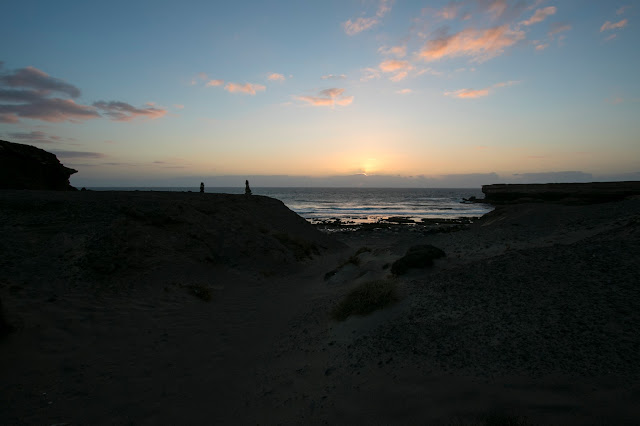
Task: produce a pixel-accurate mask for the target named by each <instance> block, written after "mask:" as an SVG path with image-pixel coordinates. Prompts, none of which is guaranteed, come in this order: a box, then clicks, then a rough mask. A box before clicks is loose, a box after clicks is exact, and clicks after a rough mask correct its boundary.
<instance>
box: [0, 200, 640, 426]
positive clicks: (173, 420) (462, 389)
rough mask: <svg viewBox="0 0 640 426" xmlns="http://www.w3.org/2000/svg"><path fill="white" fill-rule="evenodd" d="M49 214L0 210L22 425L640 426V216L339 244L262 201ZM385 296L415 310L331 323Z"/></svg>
mask: <svg viewBox="0 0 640 426" xmlns="http://www.w3.org/2000/svg"><path fill="white" fill-rule="evenodd" d="M198 195H199V194H191V195H187V194H183V195H180V197H191V196H193V197H195V196H198ZM79 196H81V195H80V194H78V195H73V196H70V197H79ZM47 197H49V196H48V195H47V196H45V195H42V194H40V195H39V196H33V197H31V196H28V195H24V193H23V194H18V195H16V193H4V194H3V195H2V196H1V197H0V201H2V209H1V210H0V213H1V214H2V227H3V228H2V231H3V236H5V238H3V241H2V243H1V244H2V246H0V247H1V249H2V254H3V259H2V260H0V262H1V268H0V297H1V298H2V301H3V304H4V306H5V311H6V316H7V317H8V319H9V320H10V321H11V322H12V323H13V325H15V326H16V328H17V330H16V331H15V332H14V333H12V334H10V335H9V336H8V337H6V338H5V339H3V340H2V341H0V395H1V398H0V412H2V413H3V419H4V420H3V422H5V423H7V424H56V423H68V424H104V425H111V424H136V425H138V424H203V423H221V424H228V423H236V424H237V423H240V424H246V423H260V424H278V423H284V424H291V423H294V424H299V423H312V424H354V423H355V424H364V423H367V424H413V423H419V424H485V423H487V424H492V423H491V422H492V421H494V423H493V424H496V423H495V421H496V420H497V421H500V420H502V421H504V422H508V421H515V422H520V423H519V424H637V423H638V422H639V421H640V408H638V407H637V404H636V402H637V400H638V397H639V396H640V385H638V383H639V381H638V379H639V378H640V366H639V363H638V362H637V359H638V353H640V336H639V334H638V333H637V330H638V328H639V327H640V309H639V308H640V285H639V284H638V283H640V266H639V262H638V260H639V259H640V219H639V218H640V215H639V214H640V200H638V199H629V200H625V201H621V202H616V203H606V204H597V205H590V206H566V205H558V204H521V205H514V206H509V207H505V208H499V209H497V210H496V211H494V212H492V213H490V214H489V215H486V216H485V217H484V218H482V219H481V220H479V221H478V222H476V223H474V224H473V225H471V226H470V227H468V228H466V229H464V230H460V231H457V232H450V233H431V232H424V231H423V230H416V229H414V228H411V227H410V226H404V227H402V226H399V227H392V228H386V227H381V228H380V229H371V230H366V231H356V232H343V233H334V234H333V238H332V239H326V236H323V235H321V236H318V234H317V233H315V232H313V230H310V229H309V227H307V226H305V225H306V224H303V223H300V222H299V221H298V220H297V218H295V217H292V216H290V215H288V214H284V213H283V211H282V210H281V208H280V207H278V206H275V205H272V204H271V202H270V201H268V199H267V200H263V201H261V200H260V199H259V198H258V197H256V198H255V199H252V201H251V202H254V201H255V202H256V203H263V204H259V205H258V204H256V205H253V206H252V207H251V206H248V205H247V204H246V202H247V201H246V199H244V200H245V201H242V200H243V198H228V199H223V198H216V199H215V205H216V207H215V208H214V207H212V205H213V203H212V202H213V201H214V199H210V200H205V201H203V199H201V198H181V199H179V200H175V199H162V197H164V196H162V195H158V194H155V195H153V197H156V198H155V199H153V200H152V201H149V200H150V198H149V197H151V195H149V196H148V197H147V196H146V195H145V194H140V199H131V198H126V197H125V198H121V199H118V200H115V201H114V200H108V199H105V200H96V199H95V198H92V199H91V202H90V203H89V202H88V201H87V200H89V199H85V202H82V203H78V202H77V200H76V201H74V200H75V199H68V200H64V199H63V200H60V199H51V198H47ZM92 197H97V195H95V196H94V195H92ZM158 197H159V198H158ZM167 197H171V196H167ZM260 198H262V197H260ZM34 203H35V204H34ZM91 203H96V204H91ZM118 203H119V204H118ZM243 203H244V204H243ZM78 204H80V205H82V206H83V207H78ZM114 204H118V206H117V208H113V209H111V207H109V206H113V205H114ZM159 205H160V206H163V207H162V208H160V209H158V207H157V206H159ZM87 206H90V207H91V208H89V207H87ZM100 206H102V207H100ZM180 206H182V207H180ZM21 209H22V210H21ZM110 209H111V210H110ZM256 212H257V213H256ZM269 212H271V213H269ZM254 213H256V214H254ZM270 215H271V216H270ZM214 216H215V220H211V221H210V222H207V221H208V220H209V219H210V218H211V217H214ZM207 217H208V218H209V219H207ZM259 217H267V218H270V219H269V220H266V222H264V223H259V224H257V225H256V224H255V223H254V222H255V221H261V220H262V219H257V218H259ZM252 221H254V222H252ZM203 223H205V224H206V226H205V225H203ZM288 229H290V230H291V231H289V232H288V231H287V230H288ZM336 240H338V241H336ZM425 243H428V244H433V245H435V246H437V247H440V248H442V249H443V250H444V251H445V252H446V253H447V257H445V258H443V259H439V260H437V261H436V263H435V265H434V266H433V267H432V268H429V269H414V270H410V271H409V273H408V274H406V275H403V276H401V277H395V278H393V277H390V276H389V274H390V273H389V268H388V267H386V268H385V266H388V265H389V264H390V263H392V262H393V261H394V260H396V259H397V258H399V257H400V256H402V255H403V254H404V253H405V251H406V250H407V248H408V247H410V246H412V245H415V244H425ZM176 247H178V248H179V249H177V250H174V248H176ZM203 247H206V248H203ZM362 247H365V248H366V249H367V250H361V251H360V254H358V255H357V256H354V254H355V253H356V252H357V251H358V249H360V248H362ZM354 257H355V258H357V260H355V261H354ZM349 259H351V261H349ZM330 271H331V272H332V273H330V274H327V273H328V272H330ZM375 279H383V280H391V281H393V282H394V283H395V285H396V286H397V288H398V293H399V296H400V300H399V301H398V302H397V303H395V304H394V305H392V306H390V307H388V308H386V309H383V310H380V311H377V312H375V313H373V314H371V315H368V316H366V317H357V316H353V317H350V318H348V319H347V320H346V321H344V322H337V321H335V320H333V319H332V318H331V316H330V314H329V312H330V311H331V309H332V307H333V306H335V304H336V303H337V302H338V301H339V300H341V299H342V298H343V297H344V295H345V294H347V293H348V292H349V291H350V290H351V289H352V288H353V287H354V286H357V285H358V284H360V283H363V282H367V281H370V280H375ZM207 296H210V299H209V300H204V299H207ZM504 422H503V423H498V424H509V423H504Z"/></svg>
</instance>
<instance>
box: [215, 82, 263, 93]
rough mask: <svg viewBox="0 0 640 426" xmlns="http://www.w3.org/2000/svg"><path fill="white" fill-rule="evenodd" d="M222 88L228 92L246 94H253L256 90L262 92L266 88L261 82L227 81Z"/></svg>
mask: <svg viewBox="0 0 640 426" xmlns="http://www.w3.org/2000/svg"><path fill="white" fill-rule="evenodd" d="M224 90H226V91H227V92H229V93H245V94H247V95H255V94H256V93H257V92H263V91H265V90H266V87H265V86H263V85H261V84H251V83H245V84H238V83H227V85H226V86H224Z"/></svg>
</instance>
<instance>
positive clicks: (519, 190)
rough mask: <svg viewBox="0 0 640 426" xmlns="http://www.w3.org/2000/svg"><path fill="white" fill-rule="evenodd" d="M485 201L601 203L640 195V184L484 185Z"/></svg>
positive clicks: (499, 202)
mask: <svg viewBox="0 0 640 426" xmlns="http://www.w3.org/2000/svg"><path fill="white" fill-rule="evenodd" d="M482 192H483V193H484V194H485V199H484V201H485V202H488V203H491V204H511V203H521V202H540V201H572V202H578V203H600V202H607V201H615V200H621V199H623V198H626V197H629V196H632V195H640V181H627V182H591V183H545V184H496V185H483V186H482Z"/></svg>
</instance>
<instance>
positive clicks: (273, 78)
mask: <svg viewBox="0 0 640 426" xmlns="http://www.w3.org/2000/svg"><path fill="white" fill-rule="evenodd" d="M267 80H270V81H284V80H285V78H284V75H282V74H278V73H276V72H274V73H271V74H269V76H268V77H267Z"/></svg>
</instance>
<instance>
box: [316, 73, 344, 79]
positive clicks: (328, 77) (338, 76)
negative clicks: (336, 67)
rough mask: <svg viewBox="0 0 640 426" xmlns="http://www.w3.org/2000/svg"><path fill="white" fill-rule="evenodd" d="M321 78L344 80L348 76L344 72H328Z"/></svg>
mask: <svg viewBox="0 0 640 426" xmlns="http://www.w3.org/2000/svg"><path fill="white" fill-rule="evenodd" d="M320 78H321V79H323V80H344V79H346V78H347V76H346V75H344V74H338V75H334V74H327V75H323V76H322V77H320Z"/></svg>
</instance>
